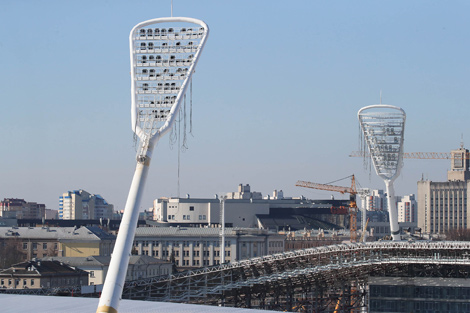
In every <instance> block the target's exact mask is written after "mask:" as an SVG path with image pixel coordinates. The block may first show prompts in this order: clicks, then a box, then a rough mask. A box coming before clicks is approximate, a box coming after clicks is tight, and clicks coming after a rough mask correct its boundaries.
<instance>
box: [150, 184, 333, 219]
mask: <svg viewBox="0 0 470 313" xmlns="http://www.w3.org/2000/svg"><path fill="white" fill-rule="evenodd" d="M224 198H225V200H224V219H225V225H226V226H227V227H244V228H250V227H259V221H258V218H257V216H259V215H269V214H273V212H275V213H276V214H277V215H279V214H282V212H287V211H288V210H290V211H292V210H294V209H312V212H313V213H315V210H314V209H315V203H314V202H316V201H311V200H307V199H305V198H304V197H296V198H293V197H284V195H283V192H282V190H280V191H277V190H275V191H274V192H273V195H272V196H270V195H268V196H266V197H262V195H261V193H260V192H252V191H251V187H250V185H248V184H247V185H243V184H240V185H239V186H238V191H236V192H230V193H227V194H226V195H225V196H224ZM330 206H331V205H330ZM329 212H330V211H328V213H329ZM153 213H154V214H153V216H154V220H155V221H158V222H160V223H163V224H165V223H166V224H169V225H172V224H173V225H174V226H176V225H181V226H183V225H184V226H198V225H202V226H209V227H211V226H218V225H220V224H221V216H222V214H221V213H222V212H221V202H220V199H219V197H218V196H217V195H216V196H215V197H214V198H197V199H196V198H190V197H189V195H188V196H187V197H186V198H160V199H157V200H155V201H154V207H153ZM293 214H294V213H293ZM296 214H297V213H296Z"/></svg>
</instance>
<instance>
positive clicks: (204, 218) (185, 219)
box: [168, 214, 207, 221]
mask: <svg viewBox="0 0 470 313" xmlns="http://www.w3.org/2000/svg"><path fill="white" fill-rule="evenodd" d="M168 220H175V216H174V215H168ZM190 220H191V215H183V221H190ZM199 220H200V221H206V220H207V215H204V214H202V215H199Z"/></svg>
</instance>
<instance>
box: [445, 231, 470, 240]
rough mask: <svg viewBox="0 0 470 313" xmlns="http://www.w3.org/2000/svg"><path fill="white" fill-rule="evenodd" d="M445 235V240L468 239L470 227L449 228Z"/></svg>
mask: <svg viewBox="0 0 470 313" xmlns="http://www.w3.org/2000/svg"><path fill="white" fill-rule="evenodd" d="M445 235H446V239H447V240H454V241H470V229H464V228H459V229H451V230H449V231H448V232H446V234H445Z"/></svg>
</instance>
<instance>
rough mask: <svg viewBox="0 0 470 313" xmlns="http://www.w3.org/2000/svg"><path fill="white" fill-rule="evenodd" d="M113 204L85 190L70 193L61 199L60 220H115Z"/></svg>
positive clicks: (63, 195)
mask: <svg viewBox="0 0 470 313" xmlns="http://www.w3.org/2000/svg"><path fill="white" fill-rule="evenodd" d="M113 208H114V206H113V205H112V204H109V203H108V202H106V200H105V199H104V198H103V197H101V196H100V195H97V194H90V193H89V192H87V191H85V190H82V189H80V190H74V191H68V192H66V193H64V194H62V196H60V197H59V219H64V220H81V219H83V220H88V219H100V218H103V219H108V218H109V219H111V218H113V213H114V212H113Z"/></svg>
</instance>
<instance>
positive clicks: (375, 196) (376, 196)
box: [363, 189, 387, 211]
mask: <svg viewBox="0 0 470 313" xmlns="http://www.w3.org/2000/svg"><path fill="white" fill-rule="evenodd" d="M363 206H364V207H365V208H366V210H367V211H387V194H386V193H384V191H383V190H381V189H376V190H372V191H371V194H370V195H369V196H367V197H365V203H363Z"/></svg>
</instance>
